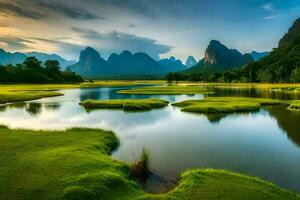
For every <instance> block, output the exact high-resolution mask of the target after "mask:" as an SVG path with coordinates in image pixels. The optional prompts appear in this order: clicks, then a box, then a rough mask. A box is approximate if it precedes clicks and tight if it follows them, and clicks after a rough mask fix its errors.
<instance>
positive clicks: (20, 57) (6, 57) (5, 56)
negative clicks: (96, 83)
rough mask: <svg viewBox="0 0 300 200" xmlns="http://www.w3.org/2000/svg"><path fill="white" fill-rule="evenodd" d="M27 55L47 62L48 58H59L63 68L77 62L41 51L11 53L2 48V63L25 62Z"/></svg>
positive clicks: (0, 61)
mask: <svg viewBox="0 0 300 200" xmlns="http://www.w3.org/2000/svg"><path fill="white" fill-rule="evenodd" d="M27 57H36V58H37V59H39V60H40V61H42V62H45V61H46V60H57V61H58V62H59V64H60V67H61V68H62V69H65V68H66V67H67V66H69V65H72V64H74V63H75V62H76V61H74V60H71V61H70V60H66V59H64V58H62V57H61V56H59V55H57V54H46V53H41V52H29V53H19V52H15V53H11V52H7V51H5V50H3V49H0V64H2V65H7V64H13V65H15V64H20V63H23V62H24V61H25V59H26V58H27Z"/></svg>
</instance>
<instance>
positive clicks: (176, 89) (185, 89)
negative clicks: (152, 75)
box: [118, 85, 212, 95]
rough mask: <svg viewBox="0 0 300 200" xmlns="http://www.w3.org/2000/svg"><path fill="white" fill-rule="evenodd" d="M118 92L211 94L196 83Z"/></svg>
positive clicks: (120, 92)
mask: <svg viewBox="0 0 300 200" xmlns="http://www.w3.org/2000/svg"><path fill="white" fill-rule="evenodd" d="M118 93H119V94H143V95H147V94H149V95H151V94H153V95H155V94H157V95H164V94H166V95H179V94H212V92H210V91H208V90H207V88H206V87H200V86H196V85H187V86H185V85H174V86H151V87H142V88H135V89H131V90H120V91H118Z"/></svg>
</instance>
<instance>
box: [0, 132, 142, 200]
mask: <svg viewBox="0 0 300 200" xmlns="http://www.w3.org/2000/svg"><path fill="white" fill-rule="evenodd" d="M118 144H119V142H118V139H117V138H116V136H115V135H114V134H113V133H112V132H108V131H103V130H100V129H84V128H73V129H68V130H66V131H30V130H11V129H7V128H6V127H0V156H1V157H0V199H1V200H13V199H22V200H23V199H90V200H93V199H108V200H109V199H123V197H131V196H135V197H137V196H138V195H140V194H143V192H142V191H141V190H139V187H138V186H137V185H136V183H135V182H133V181H131V180H130V177H129V172H128V171H129V169H128V166H127V165H126V164H125V163H122V162H118V161H115V160H113V159H112V158H111V157H110V153H111V152H112V151H113V150H114V149H115V148H116V147H117V146H118Z"/></svg>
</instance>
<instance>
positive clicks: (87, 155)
mask: <svg viewBox="0 0 300 200" xmlns="http://www.w3.org/2000/svg"><path fill="white" fill-rule="evenodd" d="M118 144H119V142H118V139H117V138H116V136H115V135H114V134H113V133H112V132H109V131H103V130H100V129H86V128H73V129H68V130H66V131H31V130H12V129H8V128H6V127H3V126H1V127H0V199H1V200H23V199H50V200H51V199H56V200H61V199H67V200H75V199H76V200H86V199H88V200H99V199H105V200H114V199H116V200H117V199H118V200H119V199H124V200H134V199H195V200H198V199H203V200H212V199H224V200H227V199H228V200H229V199H230V200H234V199H238V200H248V199H253V200H254V199H255V200H265V199H268V200H296V199H299V196H298V195H296V194H293V193H291V192H289V191H287V190H284V189H280V188H278V187H277V186H275V185H273V184H271V183H266V182H264V181H262V180H259V179H257V178H251V177H248V176H243V175H239V174H233V173H230V172H225V171H219V170H192V171H187V172H185V173H183V175H182V176H181V178H180V181H179V184H178V186H177V187H176V188H175V189H173V190H172V191H170V192H168V193H166V194H156V195H154V194H147V193H145V192H144V191H142V190H141V189H140V187H139V186H138V185H137V184H136V182H134V181H132V179H131V177H130V173H129V166H128V165H127V164H125V163H123V162H119V161H116V160H113V159H112V158H111V157H110V156H109V154H110V153H111V152H112V151H113V150H114V149H115V148H116V147H117V146H118Z"/></svg>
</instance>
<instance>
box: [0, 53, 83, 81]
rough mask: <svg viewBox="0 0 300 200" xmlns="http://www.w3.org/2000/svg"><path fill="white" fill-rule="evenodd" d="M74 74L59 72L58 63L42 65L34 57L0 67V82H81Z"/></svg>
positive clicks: (50, 62)
mask: <svg viewBox="0 0 300 200" xmlns="http://www.w3.org/2000/svg"><path fill="white" fill-rule="evenodd" d="M83 81H84V80H83V78H81V76H79V75H76V74H75V73H74V72H70V71H61V70H60V66H59V62H58V61H56V60H47V61H45V62H44V63H42V62H41V61H39V60H38V59H37V58H35V57H27V58H26V60H25V61H24V62H23V63H22V64H16V65H11V64H9V65H0V82H12V83H62V82H83Z"/></svg>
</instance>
